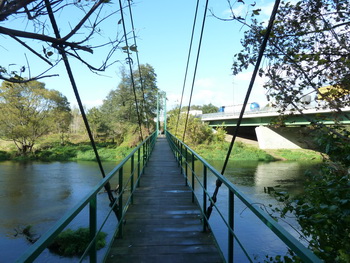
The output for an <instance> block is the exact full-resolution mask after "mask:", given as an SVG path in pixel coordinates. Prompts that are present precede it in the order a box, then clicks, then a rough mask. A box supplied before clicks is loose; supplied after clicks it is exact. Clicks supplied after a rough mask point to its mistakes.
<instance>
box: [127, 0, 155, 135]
mask: <svg viewBox="0 0 350 263" xmlns="http://www.w3.org/2000/svg"><path fill="white" fill-rule="evenodd" d="M131 1H132V0H128V4H129V5H128V6H129V14H130V22H131V28H132V35H133V39H134V45H135V48H136V51H135V52H136V61H137V68H138V71H139V75H140V84H141V90H142V98H143V102H142V107H143V110H144V113H145V114H146V118H147V117H148V116H147V112H146V109H145V101H146V99H145V85H144V82H143V79H142V74H141V66H140V59H139V50H138V49H137V42H136V35H135V27H134V19H133V15H132V11H131V4H130V2H131ZM147 130H148V133H150V130H149V121H148V118H147Z"/></svg>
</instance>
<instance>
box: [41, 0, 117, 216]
mask: <svg viewBox="0 0 350 263" xmlns="http://www.w3.org/2000/svg"><path fill="white" fill-rule="evenodd" d="M45 5H46V9H47V11H48V15H49V17H50V22H51V25H52V28H53V30H54V32H55V36H56V38H57V39H60V38H61V36H60V32H59V29H58V26H57V23H56V20H55V17H54V14H53V11H52V8H51V4H50V2H49V0H45ZM59 53H60V54H61V56H62V58H63V61H64V64H65V67H66V70H67V73H68V76H69V80H70V82H71V85H72V88H73V91H74V94H75V97H76V100H77V103H78V106H79V110H80V112H81V116H82V118H83V121H84V124H85V127H86V131H87V133H88V136H89V139H90V142H91V145H92V148H93V150H94V153H95V157H96V160H97V163H98V166H99V168H100V171H101V174H102V177H103V178H105V177H106V174H105V171H104V169H103V166H102V162H101V159H100V156H99V154H98V151H97V147H96V144H95V140H94V138H93V135H92V132H91V129H90V125H89V122H88V119H87V117H86V114H85V110H84V107H83V104H82V102H81V99H80V95H79V91H78V88H77V85H76V82H75V78H74V75H73V71H72V69H71V67H70V64H69V61H68V56H67V54H66V51H65V50H64V47H63V46H62V45H60V46H59ZM104 188H105V190H106V192H107V194H108V198H109V200H110V206H111V207H113V211H114V213H115V214H116V216H117V218H118V219H120V218H119V213H118V206H117V205H115V202H116V199H115V197H114V196H113V194H112V191H111V185H110V183H109V182H107V183H106V184H105V185H104Z"/></svg>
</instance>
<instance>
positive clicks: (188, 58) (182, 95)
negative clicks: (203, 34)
mask: <svg viewBox="0 0 350 263" xmlns="http://www.w3.org/2000/svg"><path fill="white" fill-rule="evenodd" d="M198 6H199V0H197V5H196V11H195V13H194V19H193V26H192V34H191V41H190V47H189V49H188V55H187V63H186V70H185V78H184V82H183V86H182V93H181V101H180V106H179V113H178V116H177V122H176V129H175V137H176V136H177V128H178V126H179V121H180V114H181V107H182V100H183V97H184V91H185V86H186V80H187V72H188V65H189V63H190V57H191V51H192V43H193V36H194V29H195V27H196V21H197V13H198Z"/></svg>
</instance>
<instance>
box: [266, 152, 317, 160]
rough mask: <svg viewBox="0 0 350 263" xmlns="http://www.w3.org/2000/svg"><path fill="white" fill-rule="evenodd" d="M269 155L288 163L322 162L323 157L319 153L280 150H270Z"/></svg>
mask: <svg viewBox="0 0 350 263" xmlns="http://www.w3.org/2000/svg"><path fill="white" fill-rule="evenodd" d="M269 153H270V154H271V155H273V156H275V157H276V158H278V159H281V160H288V161H315V162H321V161H322V159H323V158H322V155H321V154H320V153H319V152H316V151H313V150H306V149H293V150H290V149H279V150H270V151H269Z"/></svg>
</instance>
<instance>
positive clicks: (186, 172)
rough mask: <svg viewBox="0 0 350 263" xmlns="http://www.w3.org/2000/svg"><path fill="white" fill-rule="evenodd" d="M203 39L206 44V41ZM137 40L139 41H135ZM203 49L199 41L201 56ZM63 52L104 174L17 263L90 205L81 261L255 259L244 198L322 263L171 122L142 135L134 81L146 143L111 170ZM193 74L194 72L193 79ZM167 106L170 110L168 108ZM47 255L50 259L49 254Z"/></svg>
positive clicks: (299, 251)
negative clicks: (101, 243)
mask: <svg viewBox="0 0 350 263" xmlns="http://www.w3.org/2000/svg"><path fill="white" fill-rule="evenodd" d="M279 2H280V1H278V0H276V1H275V6H274V10H273V12H272V15H271V18H270V21H269V25H268V28H267V30H266V34H265V36H264V40H263V42H262V45H261V50H260V52H259V58H258V62H257V63H256V66H255V69H254V73H253V76H252V81H251V83H250V85H249V88H248V91H247V96H246V99H245V101H244V104H243V108H245V107H246V105H247V102H248V99H249V95H250V92H251V89H252V87H253V84H254V79H255V77H256V75H257V72H258V69H259V65H260V62H261V59H262V55H263V51H264V48H265V47H266V43H267V40H268V37H269V35H270V32H271V28H272V25H273V21H274V17H275V14H276V12H277V8H278V4H279ZM119 4H120V10H123V8H122V4H121V1H119ZM197 6H198V4H197ZM129 8H130V3H129ZM207 9H208V1H206V6H205V12H204V15H203V24H202V31H201V37H200V39H201V38H202V34H203V28H204V21H205V17H206V11H207ZM53 20H54V19H53V18H52V21H53ZM121 23H122V24H123V29H124V30H123V31H124V38H125V44H126V47H128V46H129V44H128V43H127V40H128V37H127V33H126V30H125V23H124V17H123V12H121ZM132 31H133V32H134V31H135V30H132ZM134 39H135V36H134ZM199 42H200V43H201V40H200V41H199ZM191 45H192V43H191ZM135 46H137V45H136V41H135ZM199 50H200V44H199V48H198V53H197V62H198V56H199ZM189 53H190V52H189ZM60 54H61V55H62V58H63V61H64V63H65V66H66V69H67V72H68V75H69V77H70V82H71V84H72V88H73V90H74V92H75V95H76V98H77V102H78V105H79V109H80V111H81V114H82V117H83V120H84V123H85V126H86V129H87V132H88V134H89V137H90V140H91V143H92V147H93V149H94V151H95V155H96V159H97V162H98V164H99V166H100V170H101V173H102V177H103V179H102V180H101V181H100V183H99V184H98V185H96V186H95V187H94V188H93V189H92V190H91V191H90V193H89V194H87V195H86V196H85V197H84V198H83V199H82V200H81V201H80V202H79V203H78V204H77V205H76V206H75V207H73V208H72V209H71V210H70V211H68V212H67V213H66V214H65V215H63V217H62V218H61V219H60V220H59V221H58V222H56V224H55V225H54V226H53V227H52V228H51V229H50V230H49V231H48V232H47V233H45V234H44V235H42V236H41V238H40V239H39V240H38V241H36V242H35V243H34V244H33V245H32V246H31V247H30V248H29V249H28V250H27V251H25V252H24V253H23V254H22V255H20V257H19V259H18V262H34V261H35V260H36V259H38V260H40V257H41V256H42V255H41V254H42V253H43V252H44V251H45V250H46V249H47V247H48V246H49V245H50V244H51V243H52V242H53V240H54V239H55V238H56V237H57V236H58V235H59V234H60V233H61V232H62V231H64V230H65V229H66V228H67V227H68V226H69V225H70V223H71V222H73V220H75V219H77V218H78V217H79V216H80V217H81V214H82V213H85V212H86V211H88V227H89V229H90V243H89V244H88V245H87V247H86V249H85V252H84V253H83V255H81V258H80V259H79V262H83V261H84V262H86V261H90V262H128V263H131V262H233V261H236V262H255V255H254V254H253V253H251V251H250V247H249V241H248V242H243V241H242V240H243V239H245V240H247V238H248V240H249V238H250V237H245V236H244V238H242V237H243V236H242V235H239V234H237V232H239V231H237V230H239V229H237V226H235V221H236V219H237V214H236V210H237V209H235V207H236V206H237V204H238V203H241V204H243V205H244V206H245V207H246V210H249V211H251V213H252V214H254V215H255V217H256V218H257V220H259V222H261V223H262V225H263V227H265V228H267V230H269V231H271V232H272V233H273V234H274V235H275V236H276V238H278V239H280V240H281V242H283V243H284V244H285V246H286V247H287V248H289V249H290V250H291V251H293V253H295V254H296V255H297V256H298V257H300V259H301V260H302V262H321V261H320V259H318V258H317V256H315V255H314V254H313V253H312V252H311V251H310V250H309V249H307V248H306V247H305V246H303V244H301V243H300V242H299V241H298V240H297V239H296V238H295V237H294V236H292V235H291V234H290V233H289V232H287V231H286V230H285V229H284V228H282V227H281V226H280V225H279V224H278V223H277V222H276V221H275V220H274V219H273V218H271V217H270V216H269V215H268V214H267V213H266V212H265V211H264V210H262V209H261V208H260V206H258V205H257V204H256V203H253V202H252V201H251V200H249V198H248V197H246V196H244V195H243V194H242V193H241V192H240V191H239V190H238V189H237V187H236V186H235V185H233V184H232V183H231V182H230V181H229V180H227V179H226V178H225V177H224V176H223V174H224V172H223V171H224V170H225V169H224V168H223V171H222V172H221V173H220V172H218V171H216V170H215V169H214V168H213V167H212V166H211V165H210V164H209V163H208V162H206V161H205V160H204V159H203V158H202V157H201V156H199V155H198V154H197V153H195V152H194V151H193V150H192V149H191V148H190V147H188V146H187V145H186V144H185V143H184V142H183V141H184V139H182V140H180V139H178V138H176V137H175V136H174V135H173V134H171V133H169V132H167V131H166V125H164V132H165V134H164V135H160V134H159V127H157V129H156V131H155V132H154V133H153V134H151V135H150V136H149V137H148V138H146V139H143V136H142V128H141V114H140V112H139V110H138V107H137V105H138V103H137V100H136V93H135V85H134V83H132V86H133V90H134V94H135V104H136V111H137V114H138V121H139V126H140V135H141V136H140V138H142V142H141V143H140V144H139V145H138V146H137V147H136V148H135V149H134V150H133V151H132V152H131V153H130V154H129V155H128V156H127V157H126V158H125V159H124V160H123V161H121V162H120V163H119V164H118V165H117V166H116V167H115V168H114V169H113V170H112V171H111V172H109V173H108V174H105V173H104V170H103V167H102V165H101V161H100V159H99V156H98V152H97V149H96V146H95V144H94V140H93V136H92V133H91V130H90V128H89V124H88V120H87V118H86V114H85V112H84V107H83V105H82V102H81V100H80V97H79V93H78V90H77V86H76V83H75V80H74V76H73V74H72V70H71V68H70V65H69V62H68V58H67V54H66V52H65V50H64V48H61V49H60ZM127 55H128V60H127V61H129V62H130V61H132V60H131V58H130V53H129V52H127ZM137 60H138V59H137ZM197 62H196V67H197ZM128 64H129V66H130V72H132V68H131V63H128ZM195 71H196V70H195ZM140 74H141V73H140ZM186 74H187V73H186ZM194 75H195V74H194ZM131 76H132V75H131ZM194 80H195V76H194V78H193V82H192V83H193V84H194ZM132 82H133V81H132ZM193 84H192V90H191V96H192V91H193ZM165 100H166V98H165ZM181 104H182V99H181ZM181 104H180V107H179V108H180V109H181ZM190 104H191V99H190V103H189V107H188V108H190ZM163 110H164V112H166V110H165V107H164V108H163ZM157 112H159V109H157ZM243 113H244V112H243V111H242V112H241V114H240V117H239V121H238V122H237V124H236V126H237V127H239V126H240V124H241V121H242V117H243ZM179 115H180V114H179ZM187 118H188V113H187ZM158 120H159V119H158ZM164 120H165V122H164V124H166V117H165V118H164ZM157 124H158V121H157ZM185 130H186V125H185ZM237 130H238V129H236V131H237ZM235 137H236V135H234V136H233V140H232V142H231V146H230V149H232V145H233V143H234V139H235ZM229 155H230V150H229V152H228V155H227V156H228V157H229ZM228 157H227V158H226V161H225V165H224V167H225V166H226V164H227V160H228ZM213 179H214V180H213ZM115 182H117V185H118V188H117V190H116V193H112V188H111V185H112V184H113V183H115ZM213 183H214V184H213ZM103 188H104V189H105V191H106V192H107V194H108V198H109V201H110V207H109V211H108V213H106V214H103V215H101V213H100V210H99V207H98V206H97V204H98V203H99V202H98V200H99V199H101V198H98V195H99V194H100V193H103ZM214 188H215V190H214ZM219 189H221V190H220V191H221V192H225V195H224V196H225V197H224V198H221V199H220V200H218V198H217V194H218V191H219ZM235 214H236V216H235ZM211 215H212V216H211ZM213 217H215V220H213ZM111 221H112V222H113V223H114V225H115V227H114V228H113V230H112V231H110V230H108V232H107V234H108V237H109V240H110V242H108V244H107V247H108V249H104V252H103V253H101V251H98V249H97V236H98V233H100V232H102V231H106V230H105V229H109V228H108V226H110V223H111ZM246 224H252V222H246ZM216 229H220V231H216ZM240 234H242V233H240ZM246 234H248V233H243V235H246ZM253 235H254V233H253ZM238 256H239V257H238ZM43 260H44V261H45V259H43ZM43 260H42V261H43Z"/></svg>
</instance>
